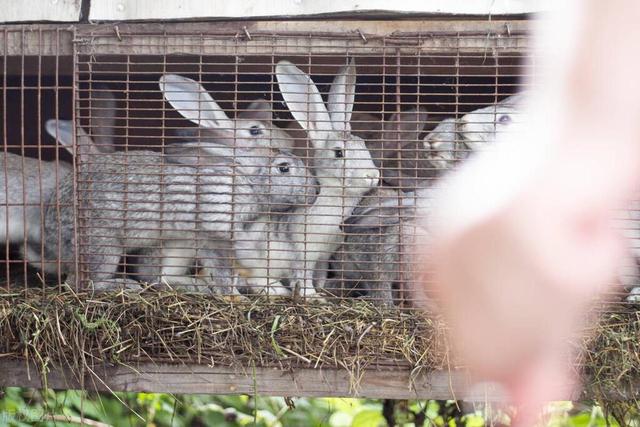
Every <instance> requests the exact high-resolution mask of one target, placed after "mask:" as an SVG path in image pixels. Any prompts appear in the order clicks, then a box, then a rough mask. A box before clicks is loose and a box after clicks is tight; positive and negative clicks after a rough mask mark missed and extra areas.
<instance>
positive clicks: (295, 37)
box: [76, 20, 530, 55]
mask: <svg viewBox="0 0 640 427" xmlns="http://www.w3.org/2000/svg"><path fill="white" fill-rule="evenodd" d="M529 25H530V24H529V22H528V21H518V20H515V21H493V20H492V21H487V20H482V21H475V20H446V21H440V20H413V21H392V20H384V21H328V20H325V21H283V22H280V21H226V22H210V23H181V24H175V23H174V24H171V23H165V24H161V23H154V24H117V25H115V24H114V25H109V24H102V25H80V26H78V27H77V37H76V40H77V48H78V52H79V53H81V54H88V55H94V54H95V55H97V54H147V55H165V54H192V55H271V54H274V53H279V52H286V53H287V54H288V55H296V54H299V55H318V54H329V53H334V54H344V53H345V52H351V53H353V54H357V53H360V52H361V53H368V54H389V52H390V51H393V52H398V53H407V54H415V52H416V51H422V52H425V53H431V54H436V53H451V52H476V53H478V52H485V53H486V52H493V51H496V52H501V53H509V52H516V53H522V52H527V50H528V49H529V47H530V46H529V37H527V35H526V32H527V30H528V27H529Z"/></svg>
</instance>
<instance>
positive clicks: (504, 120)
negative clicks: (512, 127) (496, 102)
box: [498, 114, 511, 125]
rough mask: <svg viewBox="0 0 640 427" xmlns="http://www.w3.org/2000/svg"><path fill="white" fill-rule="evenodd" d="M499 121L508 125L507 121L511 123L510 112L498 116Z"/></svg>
mask: <svg viewBox="0 0 640 427" xmlns="http://www.w3.org/2000/svg"><path fill="white" fill-rule="evenodd" d="M498 122H499V123H502V124H503V125H506V124H507V123H511V116H510V115H508V114H504V115H502V116H500V117H499V118H498Z"/></svg>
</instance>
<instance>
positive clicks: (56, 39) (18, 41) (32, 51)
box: [0, 0, 73, 56]
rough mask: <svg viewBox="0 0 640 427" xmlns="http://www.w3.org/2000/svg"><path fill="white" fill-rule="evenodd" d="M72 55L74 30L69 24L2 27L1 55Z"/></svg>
mask: <svg viewBox="0 0 640 427" xmlns="http://www.w3.org/2000/svg"><path fill="white" fill-rule="evenodd" d="M0 1H1V0H0ZM72 54H73V28H72V27H70V26H69V25H67V24H64V25H61V24H58V25H37V24H33V25H3V26H2V27H0V55H3V56H4V55H6V56H22V55H24V56H59V55H68V56H70V55H72Z"/></svg>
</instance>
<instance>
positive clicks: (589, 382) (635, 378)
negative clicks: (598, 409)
mask: <svg viewBox="0 0 640 427" xmlns="http://www.w3.org/2000/svg"><path fill="white" fill-rule="evenodd" d="M609 309H610V310H611V312H607V313H603V314H602V315H601V316H600V322H599V323H598V324H597V326H596V327H595V328H594V330H593V331H591V333H590V334H588V336H587V337H586V338H585V339H584V341H583V342H582V344H581V357H580V363H579V367H580V369H581V374H582V377H583V382H584V395H585V397H587V398H590V399H594V400H596V401H597V402H598V403H599V404H600V405H601V406H602V407H603V408H604V409H605V411H606V412H608V413H610V414H612V415H613V416H614V417H615V418H616V419H617V420H618V421H619V422H621V423H622V424H621V425H625V424H626V423H627V421H628V420H629V416H631V417H637V416H638V415H639V412H638V408H640V402H639V401H638V394H639V393H638V391H639V390H638V384H639V381H640V311H637V307H632V306H627V307H609ZM625 420H627V421H625Z"/></svg>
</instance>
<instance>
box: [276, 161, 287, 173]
mask: <svg viewBox="0 0 640 427" xmlns="http://www.w3.org/2000/svg"><path fill="white" fill-rule="evenodd" d="M278 170H279V171H280V172H282V173H288V172H289V163H287V162H283V163H280V164H279V165H278Z"/></svg>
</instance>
